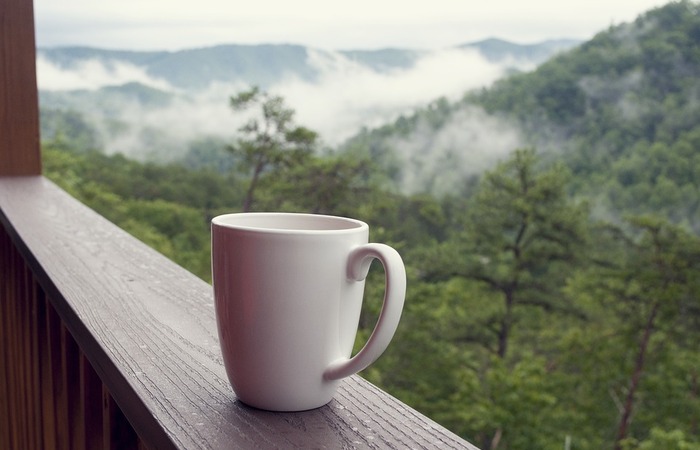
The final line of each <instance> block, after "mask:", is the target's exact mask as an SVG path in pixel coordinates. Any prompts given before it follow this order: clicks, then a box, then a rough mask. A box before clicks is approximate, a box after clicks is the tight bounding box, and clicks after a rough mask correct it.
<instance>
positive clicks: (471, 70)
mask: <svg viewBox="0 0 700 450" xmlns="http://www.w3.org/2000/svg"><path fill="white" fill-rule="evenodd" d="M331 55H332V56H331V57H329V54H328V53H317V52H310V54H309V62H310V63H311V64H312V65H313V66H314V67H315V68H316V69H318V70H319V71H320V76H319V78H318V80H317V81H316V82H314V83H310V82H304V81H300V80H288V81H286V82H283V83H280V84H278V85H276V86H273V87H272V88H271V90H272V91H275V92H278V93H279V94H280V95H282V96H284V97H285V99H287V101H288V103H289V105H291V106H292V107H293V108H295V109H296V111H297V119H298V122H299V123H301V124H303V125H305V126H308V127H309V128H312V129H314V130H316V131H318V132H320V134H321V135H322V136H323V138H324V139H325V140H326V141H327V142H328V143H329V144H331V145H335V144H338V143H340V142H342V141H343V140H345V139H347V138H348V137H350V136H352V135H353V134H355V133H356V132H357V131H358V130H360V129H361V128H362V127H375V126H379V125H382V124H384V123H387V122H388V121H391V120H394V119H395V118H396V117H398V116H399V115H401V114H405V113H407V112H410V111H411V110H413V109H415V108H418V107H423V106H425V105H426V104H428V103H429V102H431V101H432V100H435V99H436V98H439V97H446V98H448V99H450V100H454V99H457V98H459V97H461V96H462V95H463V94H464V93H465V92H466V91H468V90H470V89H473V88H477V87H481V86H485V85H488V84H490V83H492V82H493V81H494V80H496V79H497V78H499V77H500V76H502V75H503V73H504V68H503V67H502V66H499V65H496V64H492V63H489V62H488V61H486V60H485V59H484V58H483V57H481V56H480V55H479V54H478V53H477V52H476V51H472V50H457V49H455V50H443V51H436V52H431V53H428V54H427V55H426V56H425V57H423V58H421V59H419V60H418V61H417V63H416V64H415V65H414V66H413V67H411V68H409V69H402V70H394V71H391V72H388V73H379V72H375V71H372V70H371V69H369V68H367V67H365V66H362V65H360V64H359V63H357V62H355V61H352V60H350V59H348V58H346V57H345V56H343V55H342V54H340V53H335V54H331Z"/></svg>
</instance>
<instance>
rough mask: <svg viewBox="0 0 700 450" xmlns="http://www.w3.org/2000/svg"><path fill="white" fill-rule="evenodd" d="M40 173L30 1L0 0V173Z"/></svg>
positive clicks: (37, 104) (32, 19)
mask: <svg viewBox="0 0 700 450" xmlns="http://www.w3.org/2000/svg"><path fill="white" fill-rule="evenodd" d="M39 174H41V151H40V146H39V95H38V92H37V84H36V44H35V39H34V7H33V1H32V0H2V1H0V175H39Z"/></svg>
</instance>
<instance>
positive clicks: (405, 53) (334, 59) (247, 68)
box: [37, 39, 576, 90]
mask: <svg viewBox="0 0 700 450" xmlns="http://www.w3.org/2000/svg"><path fill="white" fill-rule="evenodd" d="M575 44H576V41H573V40H571V41H545V42H542V43H540V44H532V45H519V44H514V43H510V42H507V41H502V40H498V39H489V40H486V41H480V42H475V43H471V44H464V45H460V46H458V47H456V48H458V49H475V50H477V51H479V52H480V53H481V54H482V55H483V56H484V57H485V58H486V59H488V60H489V61H495V62H500V61H506V60H510V61H513V62H518V63H519V64H524V65H529V66H532V65H534V64H537V63H539V62H541V61H543V60H545V59H546V58H547V57H548V56H550V55H552V54H554V53H555V52H557V51H559V50H561V49H563V48H568V47H571V46H574V45H575ZM429 53H430V52H429V51H426V50H411V49H394V48H387V49H379V50H340V51H335V52H332V51H326V50H319V49H313V48H308V47H303V46H299V45H283V44H279V45H272V44H262V45H236V44H231V45H219V46H215V47H206V48H198V49H188V50H181V51H175V52H166V51H160V52H138V51H120V50H104V49H98V48H88V47H57V48H40V49H38V51H37V56H38V57H39V58H43V59H44V60H45V61H47V62H49V63H51V64H54V65H55V66H57V67H58V68H60V69H62V70H66V71H70V70H77V69H79V68H80V67H81V66H82V65H84V64H86V63H87V62H99V63H101V64H102V65H103V66H104V67H106V68H112V69H114V68H116V67H117V66H118V65H119V64H124V63H126V64H130V65H132V66H136V67H138V68H141V69H143V70H144V72H145V73H146V74H148V75H149V76H151V77H153V78H156V79H160V80H165V81H167V82H168V83H169V84H170V85H172V86H173V87H175V88H178V89H184V90H191V89H204V88H206V87H208V86H209V85H211V83H215V82H220V83H231V82H241V83H245V84H255V85H258V86H261V87H263V88H266V87H269V86H270V85H272V84H275V83H278V82H280V81H281V80H283V79H284V78H285V77H297V78H299V79H301V80H305V81H309V82H313V81H315V80H316V79H317V77H318V76H319V74H320V73H321V71H322V69H323V67H324V65H329V64H335V63H338V62H339V61H341V62H342V61H343V60H345V61H349V62H353V63H356V64H359V65H360V66H363V67H366V68H368V69H371V70H372V71H375V72H379V73H386V72H389V71H392V70H397V69H407V68H410V67H412V66H413V65H414V64H415V63H416V62H417V61H418V60H419V59H420V58H421V57H424V56H426V55H427V54H429Z"/></svg>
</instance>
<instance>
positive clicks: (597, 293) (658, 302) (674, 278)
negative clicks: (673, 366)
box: [575, 216, 700, 450]
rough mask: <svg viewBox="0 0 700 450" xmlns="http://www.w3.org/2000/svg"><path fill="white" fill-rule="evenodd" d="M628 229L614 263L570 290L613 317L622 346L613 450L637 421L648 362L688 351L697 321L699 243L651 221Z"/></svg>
mask: <svg viewBox="0 0 700 450" xmlns="http://www.w3.org/2000/svg"><path fill="white" fill-rule="evenodd" d="M629 224H630V225H631V226H632V231H630V232H629V233H628V234H627V235H625V234H618V240H621V241H622V242H623V243H624V246H625V247H626V250H624V249H623V251H622V252H620V251H618V252H615V253H612V254H611V256H613V257H614V258H609V259H608V260H606V261H602V262H601V264H600V265H599V266H596V267H594V268H592V269H591V272H590V273H589V274H588V276H586V277H583V278H580V279H579V281H578V282H577V283H576V284H575V290H576V291H578V292H579V294H578V295H580V296H587V297H590V298H592V299H595V300H597V301H598V302H600V303H601V305H603V306H604V310H605V312H606V314H608V315H610V314H614V315H615V316H616V318H617V319H618V321H617V322H616V328H617V333H615V336H618V337H619V338H622V339H623V340H624V342H623V344H624V345H621V346H620V348H621V349H622V351H623V352H624V354H622V355H619V359H620V360H621V361H625V362H627V364H625V371H624V372H626V375H624V376H625V379H624V380H621V382H622V384H623V387H622V388H621V389H619V390H620V391H621V392H622V393H623V395H622V396H620V398H619V400H618V402H619V411H620V414H619V418H618V420H617V425H616V431H615V438H614V448H615V449H616V450H622V449H624V448H625V445H626V444H625V443H626V442H629V439H630V438H631V437H632V436H631V431H632V429H631V427H632V417H633V416H639V412H638V411H637V410H638V407H639V406H638V399H639V397H640V393H642V392H643V391H644V376H645V374H646V373H647V372H648V371H649V370H650V361H656V362H660V361H661V358H662V357H663V355H659V351H658V349H660V348H661V349H663V348H666V349H671V348H677V349H682V348H683V346H685V345H687V344H685V343H684V341H686V340H687V339H688V333H692V332H693V330H694V328H695V327H696V326H697V321H698V318H699V317H700V303H699V300H698V299H699V298H700V283H698V281H697V280H696V279H697V273H698V270H700V239H698V238H697V237H696V236H693V235H691V234H689V233H688V232H686V231H685V230H683V229H682V228H680V227H677V226H674V225H671V224H670V223H668V222H667V221H666V220H664V219H661V218H658V217H654V216H644V217H635V218H631V219H629ZM631 233H634V234H631ZM691 340H692V339H691ZM676 354H677V355H681V354H683V352H681V351H680V350H677V351H676ZM652 357H654V358H656V359H655V360H652ZM666 365H669V364H668V363H666ZM667 375H668V374H665V376H667ZM684 375H685V376H686V377H689V378H690V377H691V376H692V374H684ZM650 381H651V380H650ZM688 390H690V388H689V389H688ZM686 393H689V392H686ZM652 397H653V395H652ZM647 402H649V403H651V400H650V399H648V400H647ZM657 407H658V406H657ZM658 408H659V409H661V408H660V407H658ZM686 413H687V412H686ZM696 419H697V417H696ZM657 422H658V419H657ZM644 426H645V425H641V427H644ZM647 431H648V429H645V430H644V431H643V432H647Z"/></svg>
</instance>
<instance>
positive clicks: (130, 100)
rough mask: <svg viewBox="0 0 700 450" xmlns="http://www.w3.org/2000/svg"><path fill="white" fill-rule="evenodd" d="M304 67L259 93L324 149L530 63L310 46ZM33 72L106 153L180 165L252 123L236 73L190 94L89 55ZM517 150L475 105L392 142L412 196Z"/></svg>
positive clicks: (46, 96)
mask: <svg viewBox="0 0 700 450" xmlns="http://www.w3.org/2000/svg"><path fill="white" fill-rule="evenodd" d="M305 63H306V65H308V66H309V67H310V68H311V69H312V70H313V71H315V73H317V76H316V77H314V79H312V80H309V79H304V78H302V77H301V76H298V75H296V74H293V73H287V74H281V75H280V76H279V79H278V81H276V82H274V83H273V84H271V85H269V86H263V88H264V89H266V90H267V91H268V92H270V93H271V94H275V95H280V96H282V97H283V98H284V99H285V102H286V104H287V105H288V106H289V107H291V108H292V109H294V110H295V111H296V116H295V121H296V123H297V124H298V125H302V126H305V127H307V128H310V129H312V130H314V131H316V132H318V133H319V135H320V138H321V142H322V147H323V148H325V149H326V150H329V149H330V150H332V149H335V148H337V147H338V146H339V145H340V144H341V143H343V142H344V141H345V140H346V139H348V138H350V137H352V136H353V135H355V134H356V133H357V132H358V131H360V130H361V129H368V128H369V129H371V128H374V127H379V126H381V125H383V124H387V123H390V122H392V121H394V120H396V119H397V118H398V117H400V116H401V115H410V114H411V113H412V112H413V111H414V110H415V109H417V108H424V107H426V105H428V104H430V103H431V102H433V101H435V100H436V99H439V98H444V99H446V100H447V101H449V102H453V101H456V100H458V99H460V98H461V97H462V96H463V95H464V94H465V93H466V92H468V91H469V90H472V89H477V88H482V87H487V86H489V85H490V84H491V83H493V82H494V81H495V80H497V79H499V78H500V77H502V76H504V75H505V74H507V73H508V72H509V71H512V70H514V69H519V70H529V69H532V68H533V67H534V63H533V62H530V61H523V60H520V61H517V60H513V59H511V60H505V61H499V62H493V61H489V60H487V59H486V58H485V57H483V56H482V55H481V54H480V53H479V52H478V51H477V50H475V49H472V48H452V49H444V50H439V51H430V52H425V53H423V54H422V56H420V57H418V58H417V59H416V61H415V63H414V64H412V65H411V66H410V67H407V68H406V67H397V68H392V69H388V70H381V71H380V70H376V69H375V68H372V67H370V66H368V65H366V64H362V63H361V62H358V61H356V60H353V59H352V58H350V57H348V56H347V55H346V54H343V53H340V52H327V51H316V50H313V49H308V51H307V60H306V62H305ZM37 72H38V83H39V88H40V92H41V99H42V100H41V102H42V108H44V107H45V108H59V109H64V110H73V111H78V112H79V113H81V114H82V116H83V118H84V120H86V122H87V123H88V124H89V125H90V126H91V128H93V129H94V130H95V131H96V133H97V137H98V141H99V143H100V146H101V147H102V148H101V150H102V151H104V152H106V153H108V154H113V153H122V154H124V155H127V156H129V157H131V158H135V159H138V160H156V161H162V162H170V161H177V160H181V159H183V158H185V157H186V156H187V154H188V152H189V151H190V150H191V148H192V145H193V143H195V142H201V141H202V140H203V139H208V140H209V142H220V143H221V148H222V149H223V147H224V146H225V144H226V143H227V142H232V141H233V140H234V139H235V137H236V131H237V129H238V128H239V127H240V126H241V125H242V124H243V123H244V122H245V121H246V120H247V119H248V116H247V115H245V114H241V113H234V112H233V111H232V110H231V109H230V108H229V98H230V97H231V96H232V95H234V94H236V93H238V92H240V91H242V90H244V89H247V88H248V87H249V83H246V82H244V81H241V80H239V79H235V78H233V77H232V80H231V81H230V82H222V81H214V82H211V83H209V85H208V86H207V87H206V88H204V89H194V88H191V89H185V88H182V87H177V86H174V85H173V84H172V83H169V82H168V81H167V80H165V79H163V78H158V77H154V76H153V75H150V74H149V73H148V72H147V71H146V69H145V68H143V67H140V66H137V65H134V64H132V63H129V62H126V61H120V60H104V59H88V60H83V61H79V62H78V63H77V64H72V65H63V66H61V65H59V64H57V63H55V62H52V61H50V60H49V59H47V58H46V57H44V56H42V55H41V54H40V55H39V57H38V59H37ZM125 86H129V87H133V89H125V88H124V87H125ZM44 138H46V136H44ZM520 145H521V139H520V136H519V131H518V129H517V128H516V127H515V126H513V125H510V124H508V123H507V122H505V121H502V120H499V119H498V118H494V117H489V116H488V115H487V114H485V113H484V112H483V111H481V110H479V109H477V108H475V107H473V108H470V109H468V110H465V111H463V112H462V113H460V114H457V115H456V116H455V117H453V118H452V119H451V121H450V123H447V124H445V126H444V127H443V128H442V129H440V130H438V131H435V130H428V129H427V128H426V127H423V126H419V127H417V128H416V130H415V131H413V132H412V134H411V135H409V136H403V137H402V138H400V139H395V140H394V141H393V142H392V146H393V147H394V152H395V155H394V156H395V158H397V159H398V161H400V162H401V164H402V166H403V168H402V174H403V175H402V180H401V181H400V186H399V187H400V189H401V190H403V191H404V192H407V193H409V192H410V193H413V192H419V191H431V192H437V193H444V192H447V191H449V190H451V189H453V188H454V187H455V185H456V184H458V183H459V182H460V181H461V180H463V179H464V177H465V176H468V175H470V174H476V173H479V172H481V171H483V170H484V169H485V168H487V167H488V166H490V165H492V164H493V163H495V161H496V160H497V159H499V158H501V157H504V156H505V155H507V154H508V153H509V152H511V151H512V150H513V149H515V148H517V147H518V146H520Z"/></svg>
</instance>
